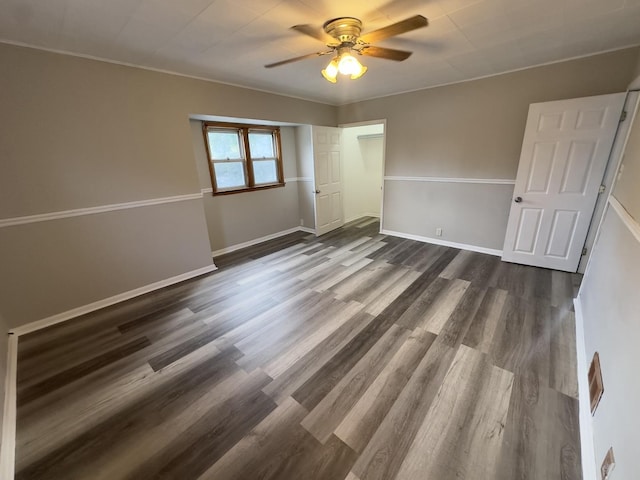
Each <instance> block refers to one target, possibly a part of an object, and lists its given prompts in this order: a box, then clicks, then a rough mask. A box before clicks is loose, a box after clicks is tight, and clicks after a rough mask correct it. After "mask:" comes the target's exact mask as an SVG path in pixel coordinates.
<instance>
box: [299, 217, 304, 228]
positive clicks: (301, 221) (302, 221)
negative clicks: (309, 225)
mask: <svg viewBox="0 0 640 480" xmlns="http://www.w3.org/2000/svg"><path fill="white" fill-rule="evenodd" d="M300 226H301V227H304V218H301V219H300Z"/></svg>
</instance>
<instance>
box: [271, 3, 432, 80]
mask: <svg viewBox="0 0 640 480" xmlns="http://www.w3.org/2000/svg"><path fill="white" fill-rule="evenodd" d="M428 24H429V22H428V20H427V19H426V18H425V17H423V16H422V15H414V16H413V17H409V18H407V19H405V20H402V21H400V22H397V23H393V24H391V25H387V26H386V27H382V28H379V29H378V30H373V31H372V32H369V33H365V34H364V35H361V32H362V22H361V21H360V20H359V19H357V18H354V17H339V18H334V19H331V20H329V21H327V22H325V24H324V25H323V26H322V29H318V28H315V27H314V26H312V25H295V26H293V27H291V29H292V30H295V31H297V32H299V33H302V34H304V35H308V36H310V37H313V38H315V39H317V40H320V41H321V42H323V43H324V44H325V45H326V46H327V47H328V48H329V49H328V50H324V51H320V52H315V53H309V54H307V55H302V56H300V57H294V58H289V59H287V60H282V61H280V62H275V63H270V64H269V65H265V68H273V67H279V66H281V65H286V64H287V63H293V62H297V61H299V60H305V59H307V58H314V57H319V56H322V55H334V56H333V58H332V59H331V62H329V65H327V67H326V68H325V69H323V70H322V76H323V77H324V78H326V79H327V80H328V81H330V82H331V83H336V81H337V77H338V73H340V74H342V75H348V76H350V77H351V79H352V80H355V79H356V78H360V77H361V76H362V75H364V74H365V73H366V71H367V67H365V66H363V65H362V64H361V63H360V62H359V61H358V59H357V58H356V57H355V56H354V55H353V54H357V55H365V56H369V57H377V58H384V59H385V60H395V61H396V62H401V61H403V60H406V59H407V58H409V57H410V56H411V53H412V52H407V51H405V50H395V49H392V48H385V47H376V46H374V45H371V44H372V43H374V42H377V41H379V40H383V39H385V38H389V37H394V36H396V35H400V34H402V33H406V32H410V31H411V30H416V29H418V28H422V27H426V26H427V25H428Z"/></svg>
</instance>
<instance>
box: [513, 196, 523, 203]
mask: <svg viewBox="0 0 640 480" xmlns="http://www.w3.org/2000/svg"><path fill="white" fill-rule="evenodd" d="M513 201H514V202H516V203H520V202H521V201H522V197H516V198H514V199H513Z"/></svg>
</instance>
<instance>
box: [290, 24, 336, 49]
mask: <svg viewBox="0 0 640 480" xmlns="http://www.w3.org/2000/svg"><path fill="white" fill-rule="evenodd" d="M291 30H295V31H296V32H298V33H302V34H303V35H307V36H309V37H311V38H315V39H316V40H320V41H321V42H322V43H324V44H327V45H328V44H337V42H336V39H335V38H333V37H332V36H331V35H329V34H327V33H326V32H325V31H324V30H323V29H321V28H317V27H314V26H313V25H294V26H293V27H291Z"/></svg>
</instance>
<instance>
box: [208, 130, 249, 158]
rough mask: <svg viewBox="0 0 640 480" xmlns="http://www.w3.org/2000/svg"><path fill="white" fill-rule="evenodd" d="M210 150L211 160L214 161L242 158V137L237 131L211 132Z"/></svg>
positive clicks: (209, 134)
mask: <svg viewBox="0 0 640 480" xmlns="http://www.w3.org/2000/svg"><path fill="white" fill-rule="evenodd" d="M207 135H208V136H209V148H210V149H211V158H212V159H214V160H226V159H227V158H232V159H238V158H242V155H241V154H240V152H241V150H240V137H239V136H238V132H237V131H233V130H230V131H220V130H209V131H208V132H207Z"/></svg>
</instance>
